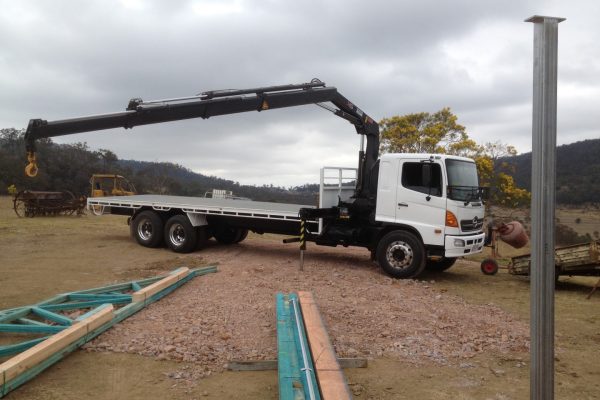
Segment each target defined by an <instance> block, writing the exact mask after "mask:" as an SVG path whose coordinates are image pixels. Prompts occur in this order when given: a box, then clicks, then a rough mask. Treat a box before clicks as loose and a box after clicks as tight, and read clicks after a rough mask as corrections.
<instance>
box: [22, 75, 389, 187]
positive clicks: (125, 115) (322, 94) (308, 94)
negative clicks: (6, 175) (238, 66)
mask: <svg viewBox="0 0 600 400" xmlns="http://www.w3.org/2000/svg"><path fill="white" fill-rule="evenodd" d="M321 103H332V104H333V105H334V106H335V107H337V108H335V109H332V110H331V111H332V112H333V113H334V114H335V115H337V116H339V117H341V118H344V119H346V120H347V121H349V122H350V123H351V124H353V125H354V127H355V129H356V132H357V133H358V134H361V135H365V136H366V139H367V147H366V151H363V150H362V149H361V151H360V153H359V173H358V182H357V186H356V196H357V197H363V198H369V197H372V196H374V195H375V194H374V193H370V191H369V189H368V186H369V185H368V181H369V179H365V174H367V173H368V172H369V171H370V170H371V169H372V168H373V167H374V165H375V163H376V161H377V158H378V154H379V126H378V124H377V123H376V122H375V121H374V120H373V119H372V118H371V117H369V116H368V115H367V114H365V113H364V112H363V111H362V110H361V109H360V108H358V107H356V106H355V105H354V104H353V103H352V102H350V101H349V100H348V99H346V98H345V97H344V96H342V95H341V94H340V93H339V92H338V91H337V89H336V88H335V87H326V86H325V83H323V82H321V81H320V80H318V79H313V80H312V81H311V82H309V83H301V84H295V85H280V86H270V87H261V88H253V89H243V90H217V91H208V92H204V93H202V94H201V95H198V96H191V97H184V98H176V99H166V100H155V101H148V102H144V101H143V100H142V99H139V98H135V99H131V100H130V101H129V104H128V106H127V109H126V110H125V111H122V112H116V113H110V114H99V115H91V116H85V117H78V118H71V119H64V120H56V121H46V120H42V119H31V120H30V121H29V124H28V126H27V131H26V133H25V144H26V150H27V157H28V160H29V165H28V166H27V167H26V169H25V171H26V173H27V175H29V176H35V175H36V174H37V165H36V156H35V151H36V147H35V141H36V139H41V138H51V137H57V136H63V135H70V134H75V133H81V132H91V131H98V130H105V129H112V128H125V129H130V128H133V127H135V126H139V125H149V124H157V123H161V122H169V121H179V120H184V119H191V118H203V119H206V118H210V117H214V116H219V115H227V114H236V113H241V112H249V111H259V112H260V111H266V110H271V109H278V108H286V107H295V106H301V105H307V104H321Z"/></svg>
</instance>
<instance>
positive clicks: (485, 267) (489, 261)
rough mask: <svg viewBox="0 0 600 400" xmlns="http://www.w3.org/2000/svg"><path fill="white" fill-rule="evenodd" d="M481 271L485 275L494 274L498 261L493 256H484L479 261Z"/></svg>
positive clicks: (496, 271)
mask: <svg viewBox="0 0 600 400" xmlns="http://www.w3.org/2000/svg"><path fill="white" fill-rule="evenodd" d="M481 272H483V273H484V274H485V275H496V274H497V273H498V263H497V262H496V260H494V259H493V258H486V259H485V260H483V261H482V262H481Z"/></svg>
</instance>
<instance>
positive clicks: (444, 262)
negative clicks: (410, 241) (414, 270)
mask: <svg viewBox="0 0 600 400" xmlns="http://www.w3.org/2000/svg"><path fill="white" fill-rule="evenodd" d="M455 262H456V258H454V257H450V258H446V257H442V259H440V260H435V261H434V260H427V262H426V263H425V269H426V270H427V271H431V272H442V271H445V270H447V269H448V268H450V267H452V266H453V265H454V263H455Z"/></svg>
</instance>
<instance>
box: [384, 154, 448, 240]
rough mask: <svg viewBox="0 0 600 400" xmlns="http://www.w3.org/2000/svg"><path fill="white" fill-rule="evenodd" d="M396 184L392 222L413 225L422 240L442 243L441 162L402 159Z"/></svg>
mask: <svg viewBox="0 0 600 400" xmlns="http://www.w3.org/2000/svg"><path fill="white" fill-rule="evenodd" d="M397 182H398V185H397V188H396V222H397V223H400V224H406V225H410V226H414V227H415V228H416V229H417V230H418V231H419V233H420V234H421V236H422V237H423V242H424V243H425V244H430V245H440V246H443V245H444V226H445V221H446V196H445V190H444V188H445V185H444V179H443V175H442V165H441V164H440V163H437V162H431V161H430V160H423V161H421V160H402V161H401V162H400V170H399V173H398V181H397Z"/></svg>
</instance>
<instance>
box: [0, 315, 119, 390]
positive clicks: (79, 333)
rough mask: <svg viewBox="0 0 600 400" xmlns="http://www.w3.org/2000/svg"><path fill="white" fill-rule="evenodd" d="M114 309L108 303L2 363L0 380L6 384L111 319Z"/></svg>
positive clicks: (0, 365)
mask: <svg viewBox="0 0 600 400" xmlns="http://www.w3.org/2000/svg"><path fill="white" fill-rule="evenodd" d="M113 310H114V307H113V306H112V304H107V305H106V306H105V307H103V309H102V310H100V311H98V312H97V313H95V314H94V315H92V316H91V317H89V318H88V319H86V320H83V321H80V322H77V323H75V324H74V325H73V326H71V327H69V328H67V329H65V330H63V331H62V332H59V333H57V334H56V335H53V336H52V337H50V338H49V339H47V340H44V341H43V342H41V343H39V344H37V345H35V346H33V347H31V348H29V349H28V350H25V351H24V352H22V353H21V354H19V355H17V356H15V357H13V358H11V359H10V360H8V361H6V362H4V363H2V364H0V376H1V379H0V382H1V383H2V385H4V384H5V383H6V382H7V381H10V380H12V379H14V378H16V377H17V376H19V375H20V374H22V373H23V372H25V371H27V370H28V369H30V368H32V367H34V366H35V365H36V364H38V363H40V362H42V361H43V360H45V359H46V358H48V357H50V356H52V355H53V354H54V353H56V352H57V351H59V350H61V349H62V348H64V347H66V346H68V345H69V344H71V343H72V342H74V341H76V340H77V339H79V338H81V337H83V336H85V335H87V334H88V333H89V332H90V331H93V330H94V329H96V328H98V327H99V326H101V325H102V324H104V323H106V322H108V321H110V320H111V319H112V317H113Z"/></svg>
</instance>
